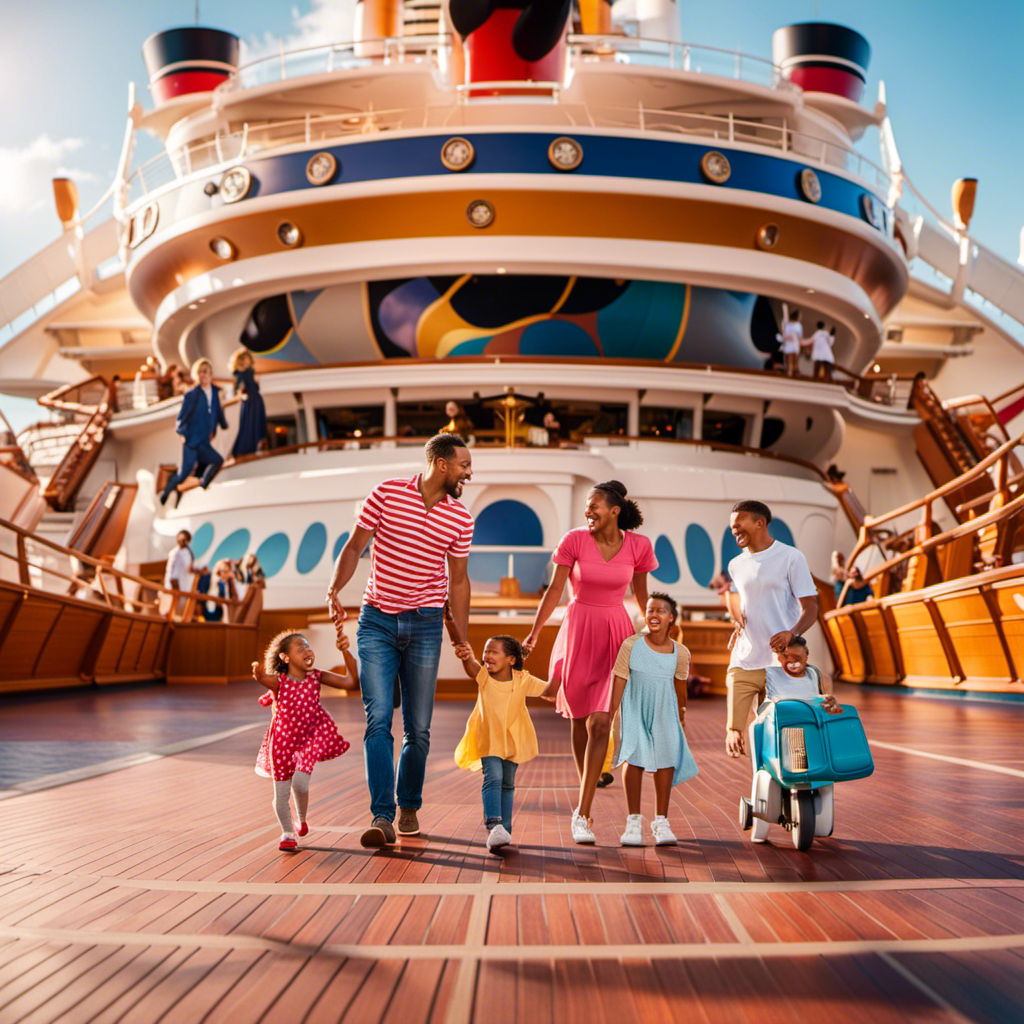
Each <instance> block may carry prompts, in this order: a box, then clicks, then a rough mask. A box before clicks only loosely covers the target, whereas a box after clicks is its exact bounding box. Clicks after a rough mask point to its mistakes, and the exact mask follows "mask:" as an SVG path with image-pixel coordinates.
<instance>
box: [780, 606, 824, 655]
mask: <svg viewBox="0 0 1024 1024" xmlns="http://www.w3.org/2000/svg"><path fill="white" fill-rule="evenodd" d="M817 621H818V598H817V597H801V598H800V618H799V619H797V621H796V625H795V626H794V627H793V628H792V629H783V630H781V631H780V632H778V633H776V634H775V636H773V637H772V638H771V640H769V641H768V644H769V646H770V647H771V649H772V650H773V651H775V652H776V653H777V652H779V651H784V650H785V649H786V648H787V647H788V646H789V645H790V644H791V643H792V642H793V637H794V636H803V634H804V630H806V629H810V628H811V626H813V625H814V623H815V622H817Z"/></svg>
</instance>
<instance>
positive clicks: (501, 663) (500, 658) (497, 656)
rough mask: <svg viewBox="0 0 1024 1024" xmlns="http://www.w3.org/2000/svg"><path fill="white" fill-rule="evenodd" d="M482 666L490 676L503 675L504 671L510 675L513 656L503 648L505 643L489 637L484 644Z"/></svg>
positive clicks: (513, 660)
mask: <svg viewBox="0 0 1024 1024" xmlns="http://www.w3.org/2000/svg"><path fill="white" fill-rule="evenodd" d="M483 658H484V668H486V669H487V671H488V672H489V673H490V674H491V675H492V676H498V675H504V674H505V673H506V672H507V673H508V674H509V676H510V677H511V673H512V669H513V667H514V664H515V658H514V657H513V656H512V655H511V654H509V653H508V652H507V651H506V650H505V645H504V644H503V643H502V642H501V641H500V640H495V639H494V638H493V637H491V639H490V640H488V641H487V643H486V644H485V645H484V654H483Z"/></svg>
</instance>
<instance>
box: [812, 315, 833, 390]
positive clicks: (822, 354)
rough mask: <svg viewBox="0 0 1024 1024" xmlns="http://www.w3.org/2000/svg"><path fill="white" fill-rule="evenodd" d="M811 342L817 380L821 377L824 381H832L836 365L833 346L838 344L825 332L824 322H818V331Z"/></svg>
mask: <svg viewBox="0 0 1024 1024" xmlns="http://www.w3.org/2000/svg"><path fill="white" fill-rule="evenodd" d="M833 329H834V328H833ZM810 341H811V358H812V359H813V360H814V377H815V379H817V378H819V377H820V378H821V379H822V380H831V379H832V365H833V363H835V357H834V356H833V355H832V346H833V345H834V344H835V343H836V339H835V338H834V337H833V336H832V335H831V334H829V333H828V331H826V330H825V321H824V320H819V321H818V329H817V330H816V331H815V332H814V333H813V334H812V335H811V339H810Z"/></svg>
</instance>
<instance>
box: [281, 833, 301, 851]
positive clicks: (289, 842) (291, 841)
mask: <svg viewBox="0 0 1024 1024" xmlns="http://www.w3.org/2000/svg"><path fill="white" fill-rule="evenodd" d="M277 848H278V849H279V850H284V851H285V853H295V851H296V850H297V849H298V848H299V844H298V843H297V842H295V837H294V836H290V835H287V834H286V835H283V836H281V842H279V843H278V844H277Z"/></svg>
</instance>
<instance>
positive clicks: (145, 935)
mask: <svg viewBox="0 0 1024 1024" xmlns="http://www.w3.org/2000/svg"><path fill="white" fill-rule="evenodd" d="M0 937H2V938H10V939H30V940H42V941H43V942H64V943H89V944H92V945H98V946H100V945H115V946H180V947H183V948H187V947H192V946H195V947H199V948H204V947H206V948H213V949H265V950H270V951H273V952H277V953H282V954H286V955H288V954H292V955H296V956H302V957H308V956H309V949H308V948H307V947H305V946H294V947H292V946H290V945H289V944H288V943H287V942H281V941H280V940H278V939H269V938H264V937H263V936H260V935H244V934H241V935H240V934H231V935H207V934H194V933H180V934H175V933H173V932H172V933H163V932H103V931H87V930H81V931H80V930H77V929H74V928H36V927H23V926H20V925H4V926H0ZM467 938H468V936H467ZM1021 948H1024V934H1020V933H1018V934H1010V935H974V936H968V937H965V938H956V937H952V936H951V937H948V938H942V939H855V940H849V939H847V940H842V941H836V942H822V941H815V942H754V943H750V944H747V943H741V942H681V943H670V942H658V943H643V942H637V943H633V944H632V945H622V946H614V945H608V946H597V945H584V946H565V945H549V946H547V945H530V946H481V947H471V946H468V945H459V946H441V945H437V946H430V945H424V944H418V945H414V946H413V945H394V946H381V945H362V946H361V945H358V944H352V945H341V944H328V945H324V946H321V947H320V948H319V950H318V955H323V954H326V955H328V956H337V957H345V958H349V959H362V960H366V959H371V960H442V959H443V960H468V961H469V962H470V964H471V967H472V971H473V973H474V975H475V971H476V966H477V963H476V962H477V961H480V960H512V961H519V960H607V959H637V958H640V959H648V960H710V959H721V958H723V957H725V958H728V959H732V960H736V959H746V958H749V957H762V958H768V959H771V958H774V957H782V956H785V957H794V956H855V955H861V954H865V953H870V954H878V955H881V954H883V953H896V954H906V953H970V952H975V953H976V952H985V951H986V950H994V949H1021Z"/></svg>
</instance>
